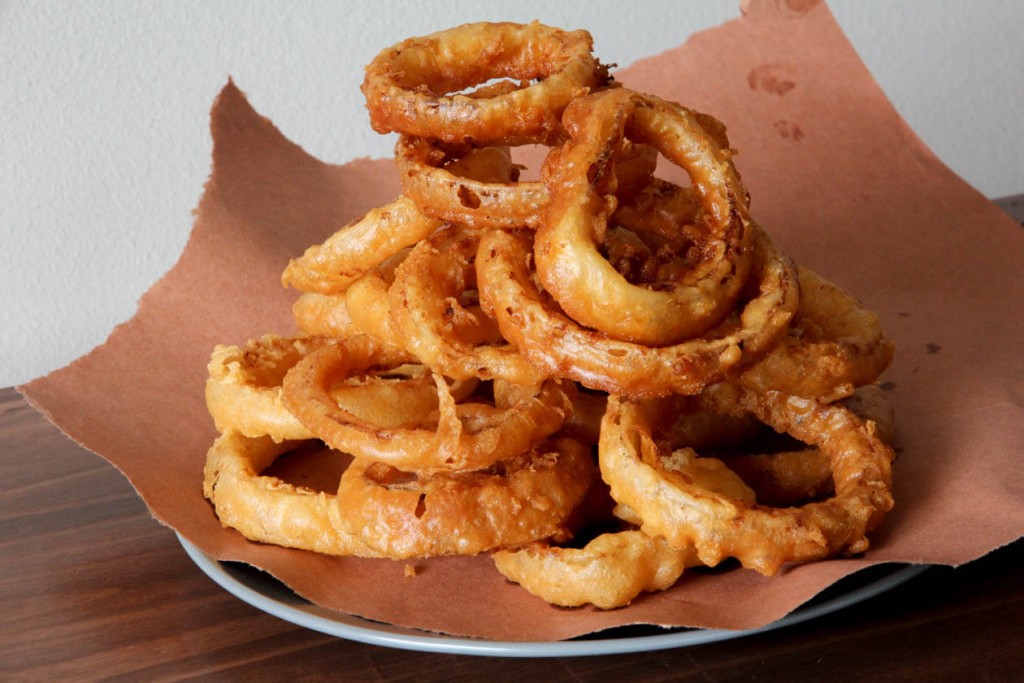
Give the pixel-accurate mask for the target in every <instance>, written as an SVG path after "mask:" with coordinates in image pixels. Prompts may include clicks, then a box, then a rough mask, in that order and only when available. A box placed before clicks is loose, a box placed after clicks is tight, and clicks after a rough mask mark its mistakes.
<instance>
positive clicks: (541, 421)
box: [282, 337, 572, 472]
mask: <svg viewBox="0 0 1024 683" xmlns="http://www.w3.org/2000/svg"><path fill="white" fill-rule="evenodd" d="M401 362H404V359H394V358H389V357H388V352H387V351H386V350H385V349H383V348H382V347H381V346H380V345H379V344H377V343H375V342H374V343H371V342H370V340H369V339H364V338H361V337H356V338H353V339H346V340H341V341H337V342H334V341H332V342H329V343H327V344H324V346H322V347H321V348H319V349H317V350H316V351H314V352H313V353H310V354H309V355H307V356H306V357H304V358H303V359H302V360H301V361H299V362H298V363H297V364H296V365H295V367H294V368H292V369H291V370H290V371H289V372H288V374H287V375H285V378H284V382H283V389H284V392H283V395H282V396H283V400H284V404H285V406H286V407H287V408H288V409H289V410H290V411H291V412H292V413H293V414H294V415H295V416H296V417H297V418H298V419H299V421H300V422H302V423H303V424H304V425H305V426H306V427H307V428H308V429H310V431H312V432H313V433H314V434H316V435H317V437H318V438H320V439H322V440H323V441H324V442H326V443H327V444H328V445H330V446H331V447H332V448H335V449H336V450H339V451H343V452H346V453H351V454H352V455H355V456H356V457H360V458H367V459H369V460H374V461H380V462H384V463H387V464H390V465H392V466H394V467H397V468H399V469H402V470H406V471H419V472H435V471H454V470H466V469H482V468H485V467H489V466H490V465H493V464H494V463H496V462H498V461H500V460H503V459H505V458H508V457H511V456H513V455H515V454H517V453H521V452H523V451H525V450H527V449H528V448H529V447H530V446H531V445H532V444H533V443H534V442H535V441H536V440H538V439H540V438H543V437H545V436H548V435H549V434H552V433H553V432H555V431H556V430H557V429H558V428H559V427H560V426H561V424H562V422H564V420H565V418H566V417H567V416H568V415H569V414H570V412H571V410H572V405H571V403H570V400H569V397H568V396H566V394H565V393H564V392H563V391H562V389H561V388H560V387H559V385H558V383H557V382H554V381H548V382H545V383H544V384H543V385H541V386H540V388H539V389H537V390H536V391H531V392H529V395H528V396H526V395H523V397H522V398H521V400H519V401H518V402H516V403H515V404H514V405H509V406H498V407H491V406H487V405H484V404H479V403H464V404H456V403H455V400H454V398H453V397H452V395H451V393H450V391H449V389H448V385H447V384H446V383H445V382H444V380H442V379H441V378H435V379H436V382H437V394H438V402H439V408H438V410H439V414H438V417H437V422H436V427H424V426H412V427H396V428H392V429H385V428H383V427H381V425H379V424H376V423H374V422H370V421H367V420H363V419H360V418H359V417H358V416H356V415H355V414H353V413H352V412H351V411H348V410H345V409H344V408H343V407H341V406H339V405H338V404H337V402H336V401H334V399H333V398H332V396H331V393H330V388H331V387H333V386H335V385H336V384H337V383H338V382H340V381H341V380H343V379H345V378H346V377H349V376H352V375H354V374H360V373H363V372H366V371H371V370H378V371H379V370H380V369H382V368H384V369H386V368H388V367H393V366H394V365H396V364H400V363H401Z"/></svg>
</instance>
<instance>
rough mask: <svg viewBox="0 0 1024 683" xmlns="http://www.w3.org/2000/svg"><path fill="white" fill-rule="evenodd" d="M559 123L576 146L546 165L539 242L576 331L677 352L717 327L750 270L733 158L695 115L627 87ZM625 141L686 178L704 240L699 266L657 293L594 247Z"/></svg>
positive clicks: (541, 269) (546, 275)
mask: <svg viewBox="0 0 1024 683" xmlns="http://www.w3.org/2000/svg"><path fill="white" fill-rule="evenodd" d="M563 120H564V122H565V125H566V127H567V129H568V131H569V134H570V136H571V139H570V141H569V142H567V143H566V144H565V146H563V147H562V148H560V149H559V150H557V155H556V154H554V153H553V154H552V155H550V156H549V157H548V161H549V162H550V163H545V170H546V171H547V172H546V173H545V183H546V184H547V186H548V189H549V191H550V193H551V202H550V203H549V204H548V211H547V213H546V217H545V221H544V222H543V224H541V225H540V227H538V229H537V235H536V239H535V243H534V256H535V259H536V268H537V274H538V276H539V279H540V281H541V283H542V284H543V286H544V288H545V289H547V291H549V292H550V293H551V295H552V296H553V297H554V299H555V300H556V301H557V302H558V303H559V304H560V305H561V307H562V309H563V310H565V312H566V313H567V314H568V315H569V316H570V317H571V318H573V319H574V320H576V321H577V322H579V323H581V324H583V325H586V326H589V327H592V328H594V329H597V330H600V331H602V332H604V333H606V334H607V335H608V336H610V337H613V338H616V339H620V340H624V341H632V342H636V343H639V344H645V345H649V346H661V345H666V344H673V343H677V342H680V341H682V340H685V339H692V338H695V337H697V336H699V335H701V334H704V333H705V332H707V331H708V330H710V329H712V328H713V327H715V326H716V325H718V324H719V323H720V322H721V321H722V320H723V318H724V317H725V316H726V315H727V314H728V313H729V312H730V311H731V310H732V308H733V306H734V304H735V302H736V300H737V298H738V297H739V296H740V293H741V291H742V288H743V286H744V283H745V281H746V277H747V273H748V271H749V268H750V257H749V252H750V241H751V234H750V232H751V231H750V228H749V219H748V218H747V217H746V210H747V207H746V191H745V190H744V189H743V187H742V185H741V184H740V182H739V176H738V175H737V173H736V170H735V168H734V167H733V165H732V162H731V160H730V151H729V150H728V149H723V148H721V147H719V146H718V145H717V144H716V143H715V142H714V140H713V138H712V137H711V136H710V135H708V134H707V132H706V131H705V130H704V128H703V127H702V126H701V125H700V123H699V122H698V120H697V119H696V117H695V116H694V115H693V113H692V112H691V111H690V110H688V109H685V108H683V107H681V106H679V105H673V104H670V103H668V102H665V101H663V100H659V99H657V98H655V97H653V96H648V95H641V94H639V93H635V92H632V91H629V90H626V89H624V88H618V89H614V90H607V91H602V92H598V93H595V94H593V95H589V96H587V97H583V98H579V99H577V100H574V101H573V102H572V103H571V104H570V105H569V107H568V108H567V109H566V111H565V115H564V117H563ZM627 133H628V134H629V135H631V136H633V137H632V139H635V140H639V141H641V142H643V143H645V144H648V145H651V146H653V147H655V148H656V149H657V150H658V151H659V152H661V154H662V155H664V156H665V157H666V158H668V159H669V160H670V161H672V162H673V163H675V164H676V165H678V166H680V167H681V168H683V169H684V170H685V171H686V172H687V173H688V174H689V175H690V178H691V181H692V183H693V187H694V188H695V190H696V195H697V198H698V199H699V200H700V204H701V206H702V212H701V213H700V218H701V222H702V223H703V225H704V227H705V229H706V232H707V238H706V239H705V240H704V241H703V243H702V247H701V251H702V252H703V257H702V259H701V261H700V263H699V264H698V266H697V267H696V268H695V269H693V270H692V271H691V272H689V273H687V274H686V277H684V278H682V279H678V280H675V279H674V280H670V281H666V282H658V283H657V286H654V287H648V286H639V285H634V284H632V283H630V282H629V281H628V280H626V278H624V277H623V276H622V274H621V273H619V272H618V271H616V270H615V268H614V266H612V264H610V263H609V262H608V261H607V260H606V259H605V258H604V257H603V256H602V255H601V253H600V251H599V250H598V248H597V245H598V242H600V241H601V239H602V236H603V235H604V234H605V232H606V230H607V227H608V218H609V216H610V215H611V214H612V212H613V211H614V209H615V206H616V201H615V199H614V196H613V192H614V189H615V178H614V173H613V172H612V170H613V169H612V167H611V166H610V164H609V161H608V159H609V158H610V156H611V151H612V150H614V149H615V148H616V147H617V146H618V145H619V144H620V143H621V140H622V139H623V138H624V137H625V136H626V135H627ZM553 157H555V161H551V160H552V158H553ZM602 185H610V186H609V187H602Z"/></svg>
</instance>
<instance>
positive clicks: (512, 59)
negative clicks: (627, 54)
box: [362, 22, 609, 145]
mask: <svg viewBox="0 0 1024 683" xmlns="http://www.w3.org/2000/svg"><path fill="white" fill-rule="evenodd" d="M592 48H593V39H592V38H591V36H590V34H589V33H588V32H586V31H582V30H580V31H571V32H568V31H562V30H560V29H556V28H550V27H548V26H544V25H542V24H539V23H537V22H533V23H530V24H516V23H511V22H500V23H489V22H481V23H475V24H464V25H462V26H458V27H455V28H451V29H447V30H444V31H439V32H437V33H432V34H430V35H427V36H423V37H418V38H409V39H407V40H404V41H402V42H400V43H398V44H396V45H393V46H392V47H390V48H387V49H385V50H383V51H381V52H380V53H379V54H378V55H377V56H376V57H375V58H374V59H373V61H372V62H371V63H370V64H369V65H368V66H367V67H366V76H365V78H364V80H363V84H362V92H363V95H364V96H365V97H366V107H367V109H368V110H369V113H370V125H371V126H372V127H373V129H374V130H375V131H377V132H378V133H390V132H398V133H403V134H406V135H416V136H419V137H428V138H435V139H438V140H443V141H445V142H457V143H461V142H473V143H474V144H477V145H488V144H509V145H518V144H525V143H531V142H538V143H542V142H549V141H555V140H557V139H558V138H559V137H560V136H561V134H562V129H561V124H560V117H561V114H562V110H563V109H564V108H565V106H566V105H567V104H568V103H569V101H570V100H572V99H573V98H574V97H577V96H579V95H580V94H582V93H586V92H588V91H589V90H590V89H592V88H596V87H599V86H602V85H604V84H605V83H606V82H607V81H608V80H609V76H608V71H607V68H606V67H604V66H603V65H601V64H600V63H599V62H598V61H597V59H596V58H595V57H594V56H593V54H592V53H591V50H592ZM495 78H511V79H515V80H517V81H520V82H525V81H531V80H535V79H536V80H537V82H536V83H534V84H532V85H529V86H526V87H523V88H520V89H517V90H514V91H511V92H501V89H498V91H497V92H494V91H493V90H492V92H489V93H488V94H490V95H493V96H490V97H472V96H470V95H462V94H457V93H458V91H460V90H465V89H467V88H472V87H474V86H477V85H481V84H486V83H487V82H488V81H491V80H492V79H495ZM453 93H454V94H453Z"/></svg>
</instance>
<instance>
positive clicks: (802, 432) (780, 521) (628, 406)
mask: <svg viewBox="0 0 1024 683" xmlns="http://www.w3.org/2000/svg"><path fill="white" fill-rule="evenodd" d="M707 395H708V396H709V398H710V400H712V401H713V402H714V407H715V409H716V410H721V411H722V412H727V413H736V414H743V413H746V412H750V413H753V414H754V415H755V416H756V417H757V418H758V419H759V420H761V421H763V422H765V423H767V424H768V425H769V426H771V427H773V428H774V429H776V430H779V431H783V432H786V433H789V434H790V435H791V436H793V437H795V438H796V439H798V440H800V441H804V442H805V443H808V444H810V445H814V446H817V447H818V448H820V449H821V450H822V451H823V452H824V453H825V454H827V456H828V458H829V461H830V463H831V466H832V472H833V478H834V481H835V495H834V496H833V497H832V498H830V499H828V500H825V501H820V502H812V503H808V504H806V505H803V506H801V507H797V508H769V507H765V506H760V505H756V504H753V503H751V502H748V501H746V500H742V499H739V498H737V497H735V496H730V495H723V494H721V493H719V492H716V491H714V490H711V489H709V488H705V487H702V486H700V485H698V484H695V483H692V482H687V481H685V480H684V479H681V478H678V477H676V478H669V477H665V476H664V471H663V468H661V467H660V466H659V465H658V460H657V454H658V447H657V446H656V445H655V443H654V438H655V437H654V435H652V433H651V431H650V429H649V418H648V417H647V416H646V415H645V414H644V410H643V408H642V406H641V404H640V403H638V402H636V401H632V400H630V399H625V398H621V397H611V398H610V399H609V403H608V411H607V412H606V414H605V418H604V421H603V422H602V429H601V442H600V447H599V461H600V466H601V472H602V477H603V478H604V480H605V481H606V482H607V483H608V484H609V486H610V487H611V492H612V497H613V498H614V499H615V500H616V501H618V502H619V503H621V504H623V505H626V506H628V507H629V508H631V509H632V510H634V511H636V513H638V514H639V515H640V517H641V519H642V522H643V525H642V529H643V530H644V531H646V532H647V533H649V534H652V535H662V536H664V537H665V538H666V540H668V541H669V543H671V544H672V545H675V546H676V547H680V548H685V547H688V546H690V545H693V546H695V547H696V549H697V552H698V555H699V556H700V559H701V561H702V562H703V563H704V564H707V565H708V566H715V565H717V564H718V563H719V562H721V561H722V560H723V559H724V558H726V557H735V558H737V559H738V560H739V561H740V562H741V563H742V565H743V566H744V567H747V568H750V569H755V570H757V571H758V572H760V573H762V574H766V575H771V574H774V573H776V572H778V570H779V569H780V567H781V566H782V565H783V564H786V563H790V562H794V563H796V562H808V561H812V560H817V559H823V558H826V557H830V556H833V555H835V554H837V553H839V552H843V551H845V552H848V553H858V552H863V551H864V550H866V549H867V547H868V545H869V542H868V539H867V533H868V532H870V531H871V530H873V529H874V528H876V527H877V526H878V524H880V523H881V521H882V519H883V518H884V517H885V514H886V513H887V512H888V511H889V510H890V509H891V508H892V505H893V502H892V493H891V485H892V472H891V463H892V460H893V451H892V448H890V447H889V446H887V445H886V444H884V443H883V442H882V441H881V439H880V438H879V437H878V434H877V430H876V429H875V427H874V423H872V422H871V421H864V420H861V419H860V418H859V417H857V416H856V415H854V414H853V412H852V411H850V410H849V409H848V408H846V407H844V406H841V405H839V404H829V405H823V404H821V403H819V402H817V401H815V400H813V399H801V398H798V397H793V396H787V395H785V394H780V393H778V392H768V393H767V394H760V395H759V394H756V393H754V392H752V391H748V390H744V389H742V388H740V387H738V386H736V385H733V384H719V385H716V386H715V387H712V388H710V389H709V390H708V392H707Z"/></svg>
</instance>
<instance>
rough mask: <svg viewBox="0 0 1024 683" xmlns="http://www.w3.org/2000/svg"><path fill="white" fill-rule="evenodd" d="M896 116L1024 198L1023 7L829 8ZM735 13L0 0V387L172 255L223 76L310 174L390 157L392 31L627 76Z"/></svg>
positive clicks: (456, 2)
mask: <svg viewBox="0 0 1024 683" xmlns="http://www.w3.org/2000/svg"><path fill="white" fill-rule="evenodd" d="M830 6H831V8H832V11H833V12H834V13H835V15H836V16H837V18H838V20H839V22H840V23H841V24H842V26H843V27H844V28H845V30H846V31H847V33H848V34H849V36H850V38H851V40H852V42H853V43H854V45H855V46H856V47H857V49H858V50H859V51H860V53H861V55H862V56H863V58H864V60H865V62H866V63H867V64H868V66H869V68H870V69H871V70H872V71H873V73H874V74H875V76H876V77H877V78H878V80H879V82H880V83H881V85H882V87H883V89H884V90H885V91H886V92H887V93H888V94H889V96H890V97H891V99H892V100H893V102H894V104H895V105H896V107H897V108H898V109H899V110H900V112H902V114H903V115H904V116H905V117H906V119H907V120H908V121H909V123H910V124H911V126H912V127H913V128H914V129H915V130H916V131H917V132H918V133H919V134H920V136H921V137H922V138H923V139H924V140H925V142H926V143H927V144H929V145H930V146H931V147H932V149H933V150H934V151H935V152H936V153H937V154H938V156H939V157H940V158H942V159H943V160H944V161H945V162H946V163H947V164H949V165H950V166H951V167H952V168H953V169H954V170H955V171H956V172H958V173H959V174H960V175H961V176H963V177H964V178H965V179H966V180H967V181H968V182H970V183H972V184H973V185H974V186H975V187H977V188H978V189H979V190H981V191H982V192H983V193H985V194H987V195H989V196H991V197H999V196H1004V195H1008V194H1015V193H1019V192H1024V161H1022V160H1024V124H1022V118H1024V117H1022V116H1021V112H1022V111H1024V92H1022V89H1021V87H1020V82H1021V71H1022V67H1024V47H1022V42H1024V41H1021V33H1022V29H1024V3H1020V2H1017V0H980V1H978V2H971V3H966V2H961V3H946V2H939V1H938V0H904V1H903V2H891V1H890V0H833V1H832V2H831V4H830ZM738 7H739V0H714V1H711V0H699V1H698V0H691V1H689V2H686V1H683V0H656V1H647V2H643V1H641V2H639V3H638V6H634V3H632V2H624V1H623V0H590V1H584V0H571V1H566V0H562V1H559V2H555V1H553V0H515V2H507V0H503V1H502V2H496V1H494V0H472V1H466V0H447V1H445V2H433V3H424V2H422V1H421V0H415V1H393V2H387V1H385V0H377V1H375V2H361V3H358V4H356V5H354V6H350V4H349V3H342V2H336V3H335V2H327V1H326V0H321V1H315V2H314V1H311V2H302V3H284V2H271V1H259V0H257V1H247V2H244V1H242V0H224V1H220V2H214V3H208V2H202V1H199V0H179V1H175V2H169V1H165V2H143V1H141V0H140V1H137V2H128V1H127V0H125V1H122V2H115V1H113V0H111V1H108V2H92V3H85V2H73V3H72V2H67V3H57V2H49V1H44V0H41V1H32V2H29V1H28V0H7V1H4V0H0V245H2V251H0V304H2V306H3V308H2V310H3V318H2V323H3V324H2V325H0V386H8V385H12V384H16V383H20V382H23V381H27V380H29V379H32V378H33V377H36V376H38V375H40V374H43V373H46V372H48V371H50V370H53V369H56V368H58V367H61V366H62V365H64V364H66V363H67V362H69V361H71V360H73V359H74V358H76V357H77V356H79V355H81V354H82V353H84V352H86V351H88V350H89V349H91V348H92V347H94V346H95V345H97V344H100V343H102V342H103V340H104V339H105V338H106V336H107V334H109V332H110V331H111V329H113V327H114V326H115V325H116V324H117V323H119V322H122V321H124V320H127V319H128V318H129V317H131V315H132V313H133V312H134V310H135V305H136V302H137V300H138V298H139V296H140V295H141V294H142V293H143V292H144V291H145V290H146V289H147V288H148V287H149V286H150V285H151V284H152V283H153V282H154V281H155V280H156V279H158V278H159V277H160V276H161V275H162V274H163V273H164V272H165V271H166V270H167V269H168V268H169V267H170V266H172V265H173V264H174V262H175V260H176V259H177V257H178V254H179V252H180V250H181V249H182V247H183V246H184V243H185V239H186V237H187V235H188V231H189V228H190V225H191V221H192V217H191V210H192V209H193V207H194V206H195V205H196V203H197V200H198V199H199V196H200V194H201V191H202V185H203V182H204V180H205V178H206V175H207V173H208V171H209V151H210V149H209V145H210V141H209V132H208V128H207V123H208V121H207V114H208V111H209V107H210V104H211V102H212V100H213V98H214V96H215V95H216V93H217V92H218V91H219V90H220V88H221V87H222V86H223V84H224V82H225V80H226V79H227V77H228V76H229V75H230V76H232V77H233V78H234V79H235V81H236V83H237V84H238V85H239V87H241V88H242V89H243V90H244V91H245V92H246V93H247V94H248V95H249V97H250V99H251V101H252V102H253V104H254V105H255V107H256V108H257V110H259V111H260V112H261V113H263V114H265V115H267V116H269V117H270V118H271V119H272V120H273V121H274V122H275V123H276V124H277V125H278V126H279V127H280V128H281V129H282V131H283V132H284V133H285V135H287V136H288V137H290V138H291V139H292V140H295V141H296V142H298V143H299V144H301V145H302V146H303V147H304V148H306V149H307V150H308V151H309V152H311V153H312V154H314V155H316V156H318V157H319V158H321V159H324V160H327V161H331V162H336V163H342V162H345V161H347V160H350V159H352V158H356V157H360V156H367V155H369V156H387V155H389V154H390V147H391V144H392V138H390V137H383V136H378V135H376V134H374V133H373V132H372V131H371V130H370V128H369V126H368V125H367V122H366V116H365V112H364V111H363V101H362V98H361V95H360V93H359V90H358V86H359V83H360V81H361V79H362V68H361V67H362V66H363V65H364V64H365V63H366V62H367V61H369V59H370V58H372V56H373V55H374V54H376V52H377V51H378V50H379V49H381V48H383V47H385V46H387V45H390V44H392V43H394V42H396V41H397V40H400V39H401V38H404V37H407V36H412V35H420V34H423V33H428V32H431V31H434V30H438V29H440V28H445V27H448V26H450V25H454V24H457V23H462V22H465V21H475V20H483V19H491V20H498V19H508V20H517V21H526V20H530V19H533V18H538V19H541V20H542V21H544V22H545V23H549V24H553V25H556V26H562V27H565V28H586V29H588V30H590V32H591V33H592V34H593V35H594V37H595V41H596V51H597V53H598V54H599V55H600V56H601V58H602V59H603V60H604V61H606V62H616V63H618V64H619V65H621V66H625V65H628V64H630V63H631V62H633V61H635V60H636V59H638V58H640V57H645V56H649V55H652V54H656V53H658V52H661V51H663V50H665V49H668V48H670V47H675V46H676V45H679V44H680V43H682V42H683V41H684V40H685V39H686V37H687V36H688V35H689V34H690V33H692V32H693V31H696V30H699V29H702V28H706V27H709V26H713V25H716V24H718V23H721V22H722V21H725V20H727V19H730V18H732V17H735V16H737V15H738V14H739V10H738Z"/></svg>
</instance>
